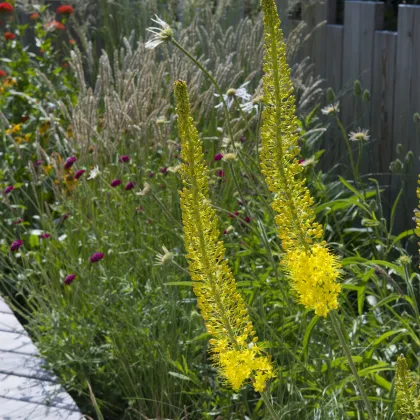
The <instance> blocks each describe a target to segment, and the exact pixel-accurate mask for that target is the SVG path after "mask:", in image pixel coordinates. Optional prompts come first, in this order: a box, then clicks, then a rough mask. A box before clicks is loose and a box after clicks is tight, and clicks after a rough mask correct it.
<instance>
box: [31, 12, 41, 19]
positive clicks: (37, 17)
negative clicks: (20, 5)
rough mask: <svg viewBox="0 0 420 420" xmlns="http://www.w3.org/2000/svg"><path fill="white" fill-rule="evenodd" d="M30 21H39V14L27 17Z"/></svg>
mask: <svg viewBox="0 0 420 420" xmlns="http://www.w3.org/2000/svg"><path fill="white" fill-rule="evenodd" d="M29 19H30V20H38V19H39V13H32V15H31V16H29Z"/></svg>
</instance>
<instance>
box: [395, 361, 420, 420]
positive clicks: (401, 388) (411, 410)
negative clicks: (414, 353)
mask: <svg viewBox="0 0 420 420" xmlns="http://www.w3.org/2000/svg"><path fill="white" fill-rule="evenodd" d="M395 391H396V397H397V398H396V400H397V410H398V414H399V415H400V418H401V419H402V420H405V419H407V420H409V419H415V418H418V416H419V415H420V398H419V397H416V393H417V391H416V384H415V382H414V380H413V379H412V378H411V377H410V371H409V370H408V364H407V361H406V360H405V357H404V356H403V355H400V356H399V357H398V359H397V370H396V373H395Z"/></svg>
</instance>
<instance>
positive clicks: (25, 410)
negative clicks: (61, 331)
mask: <svg viewBox="0 0 420 420" xmlns="http://www.w3.org/2000/svg"><path fill="white" fill-rule="evenodd" d="M83 418H84V416H82V414H81V413H80V411H79V409H78V408H77V406H76V404H75V403H74V401H73V399H72V398H71V397H70V395H69V394H67V392H66V391H65V390H64V389H63V387H62V386H61V385H60V384H59V383H58V380H57V378H56V377H55V376H54V375H53V374H51V373H50V372H48V371H46V370H44V369H43V368H42V359H40V357H39V353H38V350H37V349H36V347H35V346H34V344H33V343H32V341H31V339H30V338H29V337H28V334H27V333H26V331H25V330H24V328H23V327H22V325H21V324H20V322H19V321H18V319H17V318H16V317H15V316H14V314H13V312H12V311H11V309H10V308H9V306H8V305H7V304H6V302H5V301H4V300H3V299H2V298H1V297H0V420H21V419H22V420H79V419H83Z"/></svg>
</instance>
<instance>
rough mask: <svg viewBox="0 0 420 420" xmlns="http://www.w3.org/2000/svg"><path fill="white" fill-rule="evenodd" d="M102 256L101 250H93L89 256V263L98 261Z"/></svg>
mask: <svg viewBox="0 0 420 420" xmlns="http://www.w3.org/2000/svg"><path fill="white" fill-rule="evenodd" d="M103 257H104V254H103V253H102V252H95V253H94V254H93V255H92V256H91V257H90V262H91V263H96V262H98V261H101V260H102V259H103Z"/></svg>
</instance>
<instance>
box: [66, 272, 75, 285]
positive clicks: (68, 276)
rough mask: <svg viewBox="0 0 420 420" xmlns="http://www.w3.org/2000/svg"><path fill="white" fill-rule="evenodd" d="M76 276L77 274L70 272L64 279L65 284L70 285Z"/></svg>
mask: <svg viewBox="0 0 420 420" xmlns="http://www.w3.org/2000/svg"><path fill="white" fill-rule="evenodd" d="M75 278H76V274H69V275H67V276H66V278H65V279H64V284H65V285H66V286H70V284H71V283H72V282H73V280H74V279H75Z"/></svg>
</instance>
